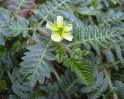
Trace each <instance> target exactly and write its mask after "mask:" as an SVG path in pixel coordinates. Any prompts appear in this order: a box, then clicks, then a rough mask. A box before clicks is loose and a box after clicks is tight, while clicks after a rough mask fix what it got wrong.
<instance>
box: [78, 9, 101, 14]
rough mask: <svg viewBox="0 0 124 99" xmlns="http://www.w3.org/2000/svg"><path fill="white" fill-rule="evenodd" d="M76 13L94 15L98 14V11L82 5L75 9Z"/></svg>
mask: <svg viewBox="0 0 124 99" xmlns="http://www.w3.org/2000/svg"><path fill="white" fill-rule="evenodd" d="M76 11H77V12H78V13H80V14H83V15H96V14H99V11H96V10H95V9H91V8H87V7H83V8H78V9H77V10H76Z"/></svg>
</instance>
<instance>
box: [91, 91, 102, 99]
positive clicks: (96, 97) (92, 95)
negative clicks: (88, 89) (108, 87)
mask: <svg viewBox="0 0 124 99" xmlns="http://www.w3.org/2000/svg"><path fill="white" fill-rule="evenodd" d="M101 95H102V94H101V93H100V92H98V91H96V92H94V93H92V94H91V95H90V96H89V99H98V98H99V97H100V96H101Z"/></svg>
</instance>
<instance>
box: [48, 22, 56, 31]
mask: <svg viewBox="0 0 124 99" xmlns="http://www.w3.org/2000/svg"><path fill="white" fill-rule="evenodd" d="M46 27H47V28H49V29H51V30H53V31H56V30H57V27H56V26H55V25H54V24H53V23H51V22H47V24H46Z"/></svg>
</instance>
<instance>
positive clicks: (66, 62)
mask: <svg viewBox="0 0 124 99" xmlns="http://www.w3.org/2000/svg"><path fill="white" fill-rule="evenodd" d="M72 63H73V60H72V59H71V58H69V59H68V60H67V61H65V63H64V64H63V65H64V66H67V67H69V66H71V65H72Z"/></svg>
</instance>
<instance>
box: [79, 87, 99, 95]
mask: <svg viewBox="0 0 124 99" xmlns="http://www.w3.org/2000/svg"><path fill="white" fill-rule="evenodd" d="M96 89H97V88H96V87H95V86H93V87H83V88H82V89H81V92H84V93H88V92H93V91H95V90H96Z"/></svg>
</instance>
